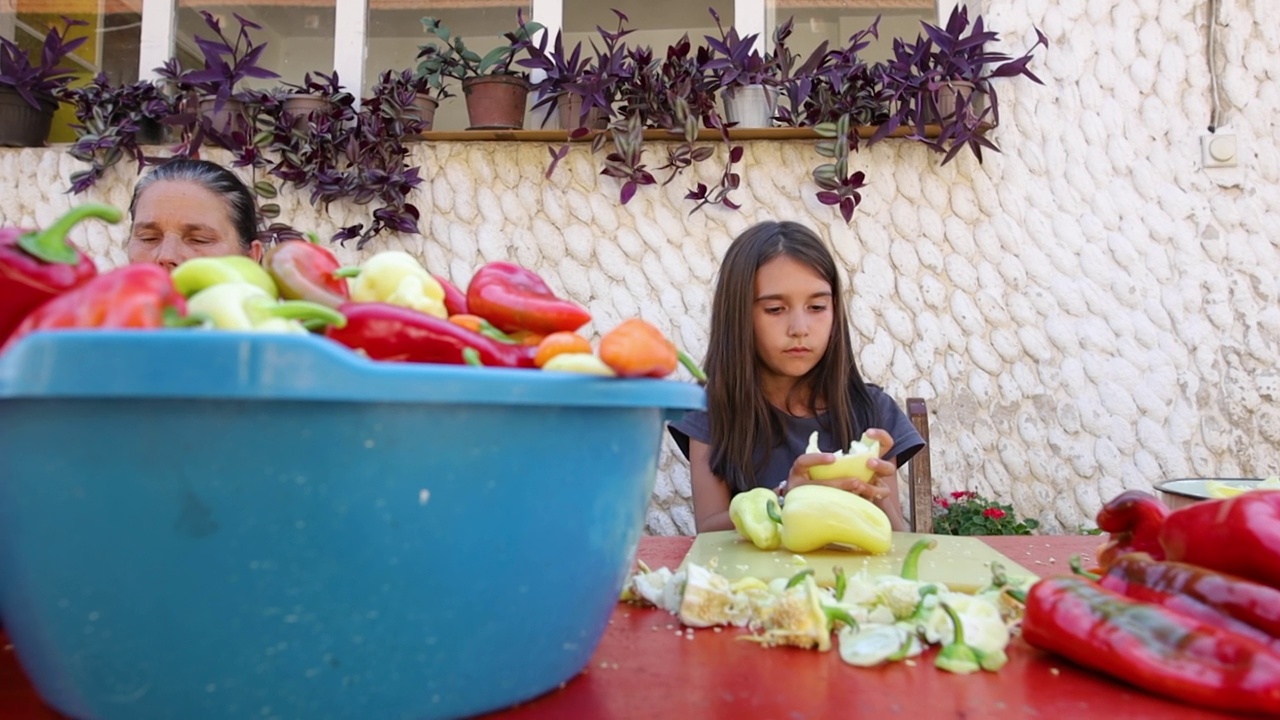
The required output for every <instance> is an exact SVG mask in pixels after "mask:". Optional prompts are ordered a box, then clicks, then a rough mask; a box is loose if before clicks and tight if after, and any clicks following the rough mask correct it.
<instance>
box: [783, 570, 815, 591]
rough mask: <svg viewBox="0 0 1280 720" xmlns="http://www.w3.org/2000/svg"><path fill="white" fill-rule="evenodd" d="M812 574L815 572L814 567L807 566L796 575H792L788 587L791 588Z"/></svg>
mask: <svg viewBox="0 0 1280 720" xmlns="http://www.w3.org/2000/svg"><path fill="white" fill-rule="evenodd" d="M812 574H813V568H805V569H803V570H801V571H800V572H798V573H796V574H795V575H792V576H791V579H790V580H788V581H787V588H788V589H790V588H793V587H795V586H797V585H799V584H800V583H802V582H804V579H805V577H806V576H808V575H812Z"/></svg>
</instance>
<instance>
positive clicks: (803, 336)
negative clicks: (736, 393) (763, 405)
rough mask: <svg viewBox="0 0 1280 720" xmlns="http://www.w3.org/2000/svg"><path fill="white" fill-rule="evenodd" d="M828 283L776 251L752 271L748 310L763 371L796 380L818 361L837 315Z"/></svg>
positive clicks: (768, 374) (815, 273)
mask: <svg viewBox="0 0 1280 720" xmlns="http://www.w3.org/2000/svg"><path fill="white" fill-rule="evenodd" d="M833 302H834V300H833V298H832V297H831V285H830V284H829V283H828V282H827V281H826V279H825V278H823V277H822V276H821V275H819V274H818V272H817V271H816V270H814V269H813V268H811V267H809V266H808V265H805V264H804V263H802V262H799V261H798V260H794V259H792V258H790V257H788V256H786V255H779V256H778V257H775V258H774V259H772V260H770V261H768V262H766V263H765V264H763V265H761V266H760V269H759V270H757V271H756V281H755V307H754V308H753V310H752V320H753V326H754V328H755V335H756V355H757V357H759V358H760V362H761V363H762V364H763V366H764V367H763V372H764V374H765V375H766V376H772V377H773V378H774V379H779V380H780V379H784V378H787V379H790V380H795V379H798V378H800V377H803V376H804V375H805V374H806V373H808V372H809V371H810V370H812V369H813V368H814V366H815V365H817V364H818V361H819V360H821V359H822V356H823V355H825V354H826V352H827V344H828V343H830V341H831V325H832V322H833V320H834V318H835V309H834V308H833V307H832V303H833Z"/></svg>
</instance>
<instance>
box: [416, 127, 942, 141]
mask: <svg viewBox="0 0 1280 720" xmlns="http://www.w3.org/2000/svg"><path fill="white" fill-rule="evenodd" d="M856 129H857V132H858V137H861V138H869V137H871V136H872V135H873V134H875V131H876V128H875V126H873V125H859V126H858V127H857V128H856ZM938 131H939V128H938V126H937V125H926V126H925V136H926V137H937V135H938ZM600 132H603V131H601V130H596V131H593V132H591V133H590V134H588V135H585V136H583V137H581V138H578V139H577V140H574V141H573V142H590V141H591V139H592V138H593V137H595V135H597V134H599V133H600ZM909 134H911V128H906V127H900V128H898V129H897V130H895V131H894V132H893V134H892V135H890V136H889V137H906V136H907V135H909ZM818 137H819V136H818V133H816V132H814V131H813V128H794V127H778V128H752V129H744V130H730V131H729V138H730V139H731V140H816V139H818ZM567 138H568V133H567V132H566V131H564V130H432V131H430V132H424V133H422V139H423V140H430V141H437V142H494V141H499V142H553V143H554V142H564V141H565V140H566V139H567ZM644 139H645V140H654V141H658V140H671V141H679V140H681V139H682V136H681V135H677V134H674V133H670V132H667V131H666V130H645V131H644ZM698 140H700V141H705V142H714V141H719V140H720V133H719V131H717V130H712V129H710V128H704V129H702V130H699V131H698Z"/></svg>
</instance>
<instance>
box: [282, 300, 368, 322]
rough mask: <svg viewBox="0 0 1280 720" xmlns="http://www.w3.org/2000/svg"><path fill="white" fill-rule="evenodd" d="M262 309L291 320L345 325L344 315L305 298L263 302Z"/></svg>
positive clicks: (345, 317)
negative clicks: (269, 302)
mask: <svg viewBox="0 0 1280 720" xmlns="http://www.w3.org/2000/svg"><path fill="white" fill-rule="evenodd" d="M262 310H263V312H265V313H266V314H268V315H271V316H272V317H281V318H289V319H291V320H314V321H317V322H322V323H324V324H326V325H332V326H334V327H337V328H343V327H346V326H347V316H346V315H343V314H342V313H340V312H338V311H337V310H334V309H333V308H331V307H329V306H328V305H321V304H320V303H313V302H308V301H306V300H281V301H280V302H276V303H271V304H269V305H268V304H265V303H264V304H263V307H262ZM312 324H314V323H312Z"/></svg>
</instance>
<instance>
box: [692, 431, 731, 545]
mask: <svg viewBox="0 0 1280 720" xmlns="http://www.w3.org/2000/svg"><path fill="white" fill-rule="evenodd" d="M689 472H690V475H691V485H692V490H693V519H694V522H695V524H696V525H697V530H698V532H700V533H704V532H711V531H712V530H732V529H733V521H732V520H730V519H729V486H728V485H726V484H725V483H724V481H723V480H721V479H720V478H718V477H716V476H715V473H713V472H711V446H710V445H707V444H706V443H702V442H698V441H697V440H694V439H693V438H690V439H689Z"/></svg>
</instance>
